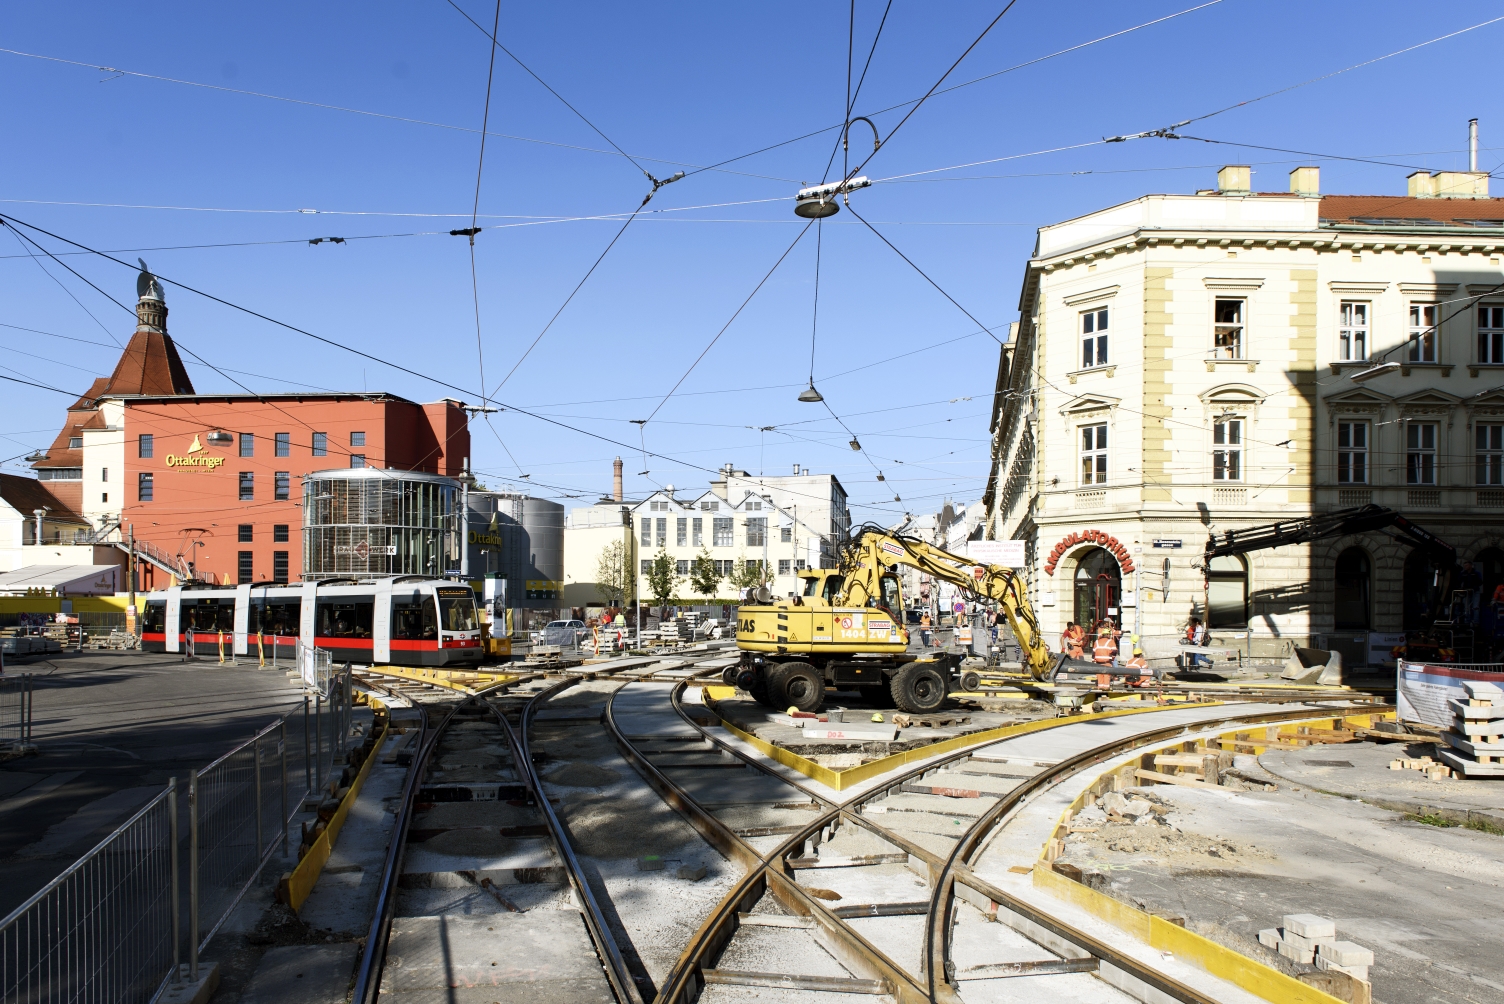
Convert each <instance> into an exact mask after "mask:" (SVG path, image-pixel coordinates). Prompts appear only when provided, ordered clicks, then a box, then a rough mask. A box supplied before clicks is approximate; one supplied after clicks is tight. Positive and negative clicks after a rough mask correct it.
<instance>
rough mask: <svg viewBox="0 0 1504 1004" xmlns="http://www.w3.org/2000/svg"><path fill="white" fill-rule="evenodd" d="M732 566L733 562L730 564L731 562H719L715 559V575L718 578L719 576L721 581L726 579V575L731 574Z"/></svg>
mask: <svg viewBox="0 0 1504 1004" xmlns="http://www.w3.org/2000/svg"><path fill="white" fill-rule="evenodd" d="M734 564H735V562H732V561H721V560H719V559H717V560H716V562H715V574H716V575H718V576H720V577H721V578H723V579H724V578H726V577H727V576H728V575H730V574H731V571H732V568H731V566H732V565H734Z"/></svg>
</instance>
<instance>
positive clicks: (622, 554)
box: [595, 540, 629, 607]
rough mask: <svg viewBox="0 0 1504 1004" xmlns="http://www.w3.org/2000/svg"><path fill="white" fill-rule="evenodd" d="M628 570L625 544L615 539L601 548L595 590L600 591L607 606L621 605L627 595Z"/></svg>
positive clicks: (596, 569) (596, 568) (596, 567)
mask: <svg viewBox="0 0 1504 1004" xmlns="http://www.w3.org/2000/svg"><path fill="white" fill-rule="evenodd" d="M628 571H629V569H628V568H627V548H626V545H625V544H623V543H622V542H621V541H619V540H613V541H612V542H611V543H609V544H607V545H606V546H605V547H603V548H601V556H600V559H599V560H598V561H597V562H596V565H595V591H596V592H597V593H600V596H601V599H603V600H605V601H606V605H607V606H612V607H619V606H621V604H622V600H623V598H624V597H625V596H626V595H627V586H628V584H629V583H628Z"/></svg>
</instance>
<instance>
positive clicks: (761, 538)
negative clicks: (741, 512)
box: [747, 516, 768, 547]
mask: <svg viewBox="0 0 1504 1004" xmlns="http://www.w3.org/2000/svg"><path fill="white" fill-rule="evenodd" d="M767 542H768V518H767V517H766V516H750V517H748V518H747V546H748V547H762V546H763V545H764V544H766V543H767Z"/></svg>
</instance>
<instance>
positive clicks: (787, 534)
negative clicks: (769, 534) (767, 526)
mask: <svg viewBox="0 0 1504 1004" xmlns="http://www.w3.org/2000/svg"><path fill="white" fill-rule="evenodd" d="M778 542H779V543H780V544H792V543H793V542H794V528H793V527H791V526H780V527H779V528H778Z"/></svg>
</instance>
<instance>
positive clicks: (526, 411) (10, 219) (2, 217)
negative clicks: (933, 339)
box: [0, 213, 824, 500]
mask: <svg viewBox="0 0 1504 1004" xmlns="http://www.w3.org/2000/svg"><path fill="white" fill-rule="evenodd" d="M0 221H4V222H6V223H9V224H13V225H20V226H23V227H26V228H27V229H29V230H34V231H36V232H37V233H40V234H44V235H46V236H48V237H51V238H53V239H54V240H58V241H61V242H63V243H64V244H68V245H71V246H72V247H76V248H79V249H80V250H82V251H86V252H88V253H90V254H93V255H95V256H97V257H100V258H103V259H105V260H106V261H111V262H114V263H115V264H117V265H121V266H123V267H125V268H128V269H130V270H131V271H132V272H139V271H140V269H139V267H138V266H136V265H133V264H131V263H130V262H127V261H122V260H121V259H119V258H116V257H115V256H114V255H111V254H109V253H107V252H104V251H100V250H97V249H95V248H91V247H89V246H88V245H87V244H80V243H79V242H78V241H75V240H71V239H69V238H67V237H63V236H61V235H60V234H55V233H53V232H52V231H50V230H45V229H43V228H42V227H39V226H36V225H35V224H32V223H27V222H25V221H24V220H20V219H17V218H16V217H14V216H10V215H8V214H5V213H0ZM801 235H802V231H801ZM795 243H798V238H796V239H795ZM792 250H793V245H792V244H791V245H789V248H788V251H785V252H784V256H785V257H786V256H787V255H788V252H789V251H792ZM779 260H780V261H782V259H781V258H780V259H779ZM774 267H775V268H776V267H777V266H776V265H775V266H774ZM152 274H153V275H154V276H156V278H158V279H160V280H161V281H162V282H166V283H169V284H171V285H173V286H176V287H178V288H179V289H182V290H185V291H186V292H189V293H193V294H195V295H197V296H202V297H203V298H204V299H206V300H210V301H212V302H214V303H218V304H220V305H221V306H225V307H229V308H230V309H231V310H237V311H239V312H241V313H243V314H248V315H249V316H251V317H255V318H257V319H258V320H262V321H265V322H267V323H268V324H271V325H273V326H275V327H279V328H284V329H286V330H288V331H291V332H293V333H295V334H299V335H302V336H303V337H305V338H308V339H311V340H312V341H315V342H319V343H321V344H323V345H328V346H330V347H332V348H336V349H339V350H340V351H342V352H348V353H350V354H351V355H354V356H359V357H360V358H362V359H366V360H369V361H370V362H373V363H378V364H380V365H382V366H385V367H387V368H388V369H393V370H396V371H397V372H399V373H406V374H407V375H408V376H413V377H417V378H418V379H419V380H423V381H426V382H428V383H431V384H434V385H435V386H438V387H444V388H447V389H449V390H452V391H456V392H458V393H460V394H464V395H467V396H469V397H472V398H479V397H480V396H481V395H480V394H479V393H477V392H476V391H475V390H473V389H471V388H468V387H461V386H460V385H458V384H455V383H451V382H449V381H447V380H444V379H441V378H439V377H435V376H430V375H429V374H427V373H423V372H421V371H419V370H415V369H413V368H411V367H409V366H403V365H402V364H401V363H396V362H392V361H391V360H390V359H384V358H382V357H381V356H377V355H373V354H371V353H369V352H363V351H361V350H360V349H357V348H353V347H351V346H349V345H345V344H343V343H341V342H338V341H335V340H334V339H332V338H326V337H325V336H323V335H317V334H314V333H313V332H311V331H308V330H307V329H305V328H300V327H298V326H296V325H294V324H289V323H288V322H286V321H280V320H278V319H277V318H275V317H270V316H268V315H266V314H263V313H261V312H260V311H257V310H252V309H251V308H250V307H246V306H242V305H241V304H238V303H235V302H233V301H231V300H226V299H224V298H223V297H220V296H215V295H214V294H213V293H209V292H206V291H204V290H201V289H198V288H197V287H194V286H190V285H188V284H187V283H184V282H179V281H177V280H175V279H169V278H167V277H166V276H164V275H161V274H160V273H157V272H153V273H152ZM771 274H772V272H771V271H770V272H769V275H770V276H771ZM764 281H766V277H765V278H764ZM91 285H92V283H91ZM96 288H97V287H96ZM755 292H756V291H755V290H754V293H755ZM104 295H105V296H107V297H109V295H108V294H104ZM109 299H111V300H113V301H114V302H115V303H116V304H119V301H118V300H114V298H113V297H109ZM748 299H749V300H750V299H751V297H748ZM743 306H744V307H745V306H746V304H745V303H744V304H743ZM127 309H128V308H127ZM733 320H734V318H733ZM728 324H729V322H728ZM174 341H178V340H177V339H174ZM179 344H181V342H179ZM707 351H708V349H707ZM205 365H210V368H213V367H212V364H207V363H206V364H205ZM685 375H686V376H688V374H687V373H686V374H685ZM227 379H228V378H227ZM16 382H18V383H20V382H24V381H16ZM230 382H232V383H236V384H237V386H240V385H239V383H238V381H234V380H231V381H230ZM681 382H682V378H681ZM38 386H41V387H42V389H43V390H52V391H57V393H60V394H72V392H71V391H63V390H58V388H56V387H49V386H45V385H38ZM248 393H252V394H254V392H253V391H248ZM72 396H74V397H76V396H77V395H76V394H72ZM257 396H259V395H257ZM665 400H667V398H665ZM497 404H498V405H499V406H501V407H503V408H505V409H506V410H508V411H515V412H517V413H518V414H519V415H526V416H527V417H529V418H532V419H536V420H537V421H540V422H543V423H545V424H547V425H552V426H556V427H557V428H560V429H565V430H567V431H569V432H573V433H576V434H577V435H581V436H584V437H586V438H587V439H594V440H598V441H600V442H602V443H609V444H610V445H612V446H616V447H619V448H621V449H624V450H634V451H635V450H636V449H637V447H634V446H631V445H630V444H628V443H625V442H623V441H621V440H619V439H613V438H612V437H610V436H603V435H601V434H600V433H597V432H591V431H589V430H587V429H582V428H580V427H578V426H575V425H570V424H569V423H568V422H561V421H559V420H558V419H555V418H552V417H550V416H548V415H545V414H541V413H539V412H536V411H533V410H532V409H530V408H524V407H518V406H516V405H511V404H507V403H506V402H504V401H497ZM660 405H661V402H660ZM644 421H646V420H644ZM300 424H306V423H300ZM643 453H644V455H646V456H652V457H655V458H657V459H660V460H664V461H667V462H668V463H671V464H678V465H680V466H681V467H686V468H689V469H690V470H695V471H701V472H703V473H706V474H718V473H719V471H718V470H717V469H716V468H713V467H706V466H704V465H703V464H696V463H692V462H690V461H687V460H682V459H680V458H678V457H674V456H671V455H669V454H665V453H658V452H655V451H652V450H648V449H647V448H646V445H645V444H644V446H643ZM793 494H796V495H798V494H804V493H800V492H793ZM807 497H808V498H812V499H822V500H823V498H824V496H816V495H808V496H807Z"/></svg>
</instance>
